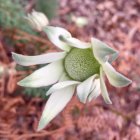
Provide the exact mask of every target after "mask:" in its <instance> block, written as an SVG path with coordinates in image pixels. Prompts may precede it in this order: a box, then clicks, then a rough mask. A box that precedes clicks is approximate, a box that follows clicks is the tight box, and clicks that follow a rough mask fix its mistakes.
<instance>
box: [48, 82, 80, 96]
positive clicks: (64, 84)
mask: <svg viewBox="0 0 140 140" xmlns="http://www.w3.org/2000/svg"><path fill="white" fill-rule="evenodd" d="M79 83H80V82H78V81H63V82H59V83H56V84H55V85H53V86H52V87H51V88H50V89H49V90H48V91H47V93H46V95H47V96H48V95H50V94H51V93H53V92H55V91H57V90H60V89H62V88H65V87H68V86H71V85H77V84H79Z"/></svg>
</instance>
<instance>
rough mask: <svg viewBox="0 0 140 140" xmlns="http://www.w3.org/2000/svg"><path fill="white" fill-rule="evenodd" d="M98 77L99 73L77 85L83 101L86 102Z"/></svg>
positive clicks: (80, 98) (79, 95) (78, 93)
mask: <svg viewBox="0 0 140 140" xmlns="http://www.w3.org/2000/svg"><path fill="white" fill-rule="evenodd" d="M96 77H97V74H95V75H93V76H91V77H89V78H88V79H87V80H85V81H84V82H82V83H81V84H79V85H78V86H77V95H78V97H79V100H80V101H81V102H82V103H86V100H87V98H88V95H89V93H90V92H91V90H92V84H93V82H94V80H95V78H96Z"/></svg>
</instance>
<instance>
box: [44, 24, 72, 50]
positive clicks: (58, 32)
mask: <svg viewBox="0 0 140 140" xmlns="http://www.w3.org/2000/svg"><path fill="white" fill-rule="evenodd" d="M44 32H45V33H46V34H47V36H48V38H49V40H50V41H51V42H52V43H53V44H54V45H56V46H57V47H58V48H60V49H62V50H64V51H69V50H70V47H69V45H68V44H66V43H64V42H63V41H61V39H60V36H64V37H71V34H70V33H69V32H68V31H67V30H65V29H63V28H60V27H53V26H46V27H45V28H44Z"/></svg>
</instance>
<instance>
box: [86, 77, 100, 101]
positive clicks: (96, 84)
mask: <svg viewBox="0 0 140 140" xmlns="http://www.w3.org/2000/svg"><path fill="white" fill-rule="evenodd" d="M100 93H101V88H100V79H95V81H94V83H93V90H92V92H91V93H90V94H89V96H88V101H89V102H90V101H91V100H92V99H96V98H97V97H98V96H99V95H100Z"/></svg>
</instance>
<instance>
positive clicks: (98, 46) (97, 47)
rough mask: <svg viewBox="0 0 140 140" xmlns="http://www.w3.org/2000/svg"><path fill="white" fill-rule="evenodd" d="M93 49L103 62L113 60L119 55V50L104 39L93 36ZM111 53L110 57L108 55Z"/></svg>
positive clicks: (97, 57)
mask: <svg viewBox="0 0 140 140" xmlns="http://www.w3.org/2000/svg"><path fill="white" fill-rule="evenodd" d="M91 43H92V49H93V54H94V56H95V57H96V59H97V60H98V61H99V62H100V63H101V64H102V63H103V62H106V61H109V62H112V61H114V60H115V59H116V58H117V57H118V51H116V50H114V49H113V48H110V47H109V46H108V45H107V44H105V43H103V42H102V41H100V40H98V39H96V38H92V39H91ZM109 55H110V57H108V56H109Z"/></svg>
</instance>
